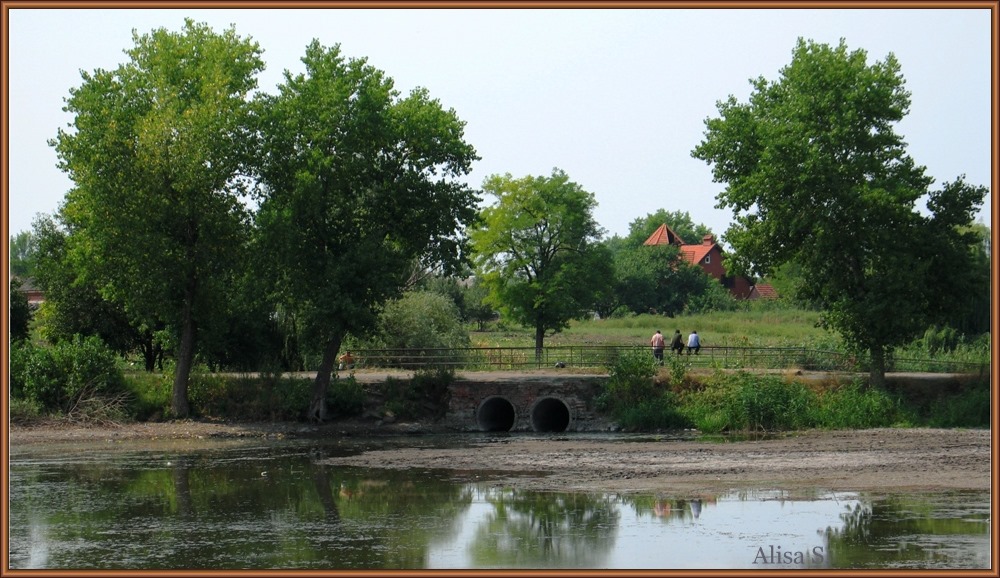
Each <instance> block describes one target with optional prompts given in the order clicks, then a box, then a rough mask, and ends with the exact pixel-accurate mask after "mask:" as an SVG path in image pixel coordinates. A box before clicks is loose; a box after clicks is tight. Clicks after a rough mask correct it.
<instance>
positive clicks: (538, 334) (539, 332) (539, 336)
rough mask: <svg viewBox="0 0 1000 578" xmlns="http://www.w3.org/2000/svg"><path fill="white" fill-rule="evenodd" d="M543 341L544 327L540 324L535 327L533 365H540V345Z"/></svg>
mask: <svg viewBox="0 0 1000 578" xmlns="http://www.w3.org/2000/svg"><path fill="white" fill-rule="evenodd" d="M544 341H545V326H544V325H542V324H541V323H538V324H536V325H535V363H537V364H539V365H541V363H542V344H543V342H544Z"/></svg>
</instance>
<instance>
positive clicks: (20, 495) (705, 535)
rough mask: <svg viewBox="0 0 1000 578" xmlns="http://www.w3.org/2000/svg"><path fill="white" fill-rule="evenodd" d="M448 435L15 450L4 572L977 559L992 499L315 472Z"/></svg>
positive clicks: (808, 564) (848, 564) (946, 562)
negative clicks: (511, 483)
mask: <svg viewBox="0 0 1000 578" xmlns="http://www.w3.org/2000/svg"><path fill="white" fill-rule="evenodd" d="M461 443H463V442H462V441H461V440H460V439H456V438H455V437H447V436H444V437H436V436H424V437H420V438H404V437H400V438H396V439H349V440H327V441H318V440H309V441H306V440H259V441H255V442H246V441H242V442H237V441H212V442H202V443H196V444H191V443H180V442H178V441H164V442H159V443H154V442H141V443H140V442H136V443H131V442H119V443H113V444H112V443H108V444H89V445H84V446H79V447H77V446H59V447H58V451H56V447H55V446H45V447H39V448H31V447H28V448H19V449H17V450H16V451H13V453H12V456H11V461H10V502H9V513H10V527H9V529H8V532H7V536H8V538H7V539H8V546H9V552H10V558H9V567H10V568H11V569H35V568H37V569H160V570H166V569H169V570H184V569H311V570H336V569H442V568H463V569H465V568H509V569H519V568H538V569H555V568H614V569H687V568H704V569H761V570H768V569H771V570H773V569H778V568H932V569H954V568H990V536H989V531H990V527H989V516H990V496H989V493H988V492H949V493H931V494H915V495H914V494H906V495H900V494H887V495H878V494H870V493H859V492H836V493H829V492H822V491H818V490H817V491H815V492H812V493H807V495H805V496H804V495H803V494H802V493H801V492H797V493H796V495H795V496H794V497H793V496H791V495H790V494H788V493H786V492H782V491H774V490H759V491H741V492H725V493H718V494H710V493H704V494H698V495H689V496H684V497H682V498H678V497H677V496H671V497H666V496H657V495H648V494H647V495H643V494H624V495H622V494H608V493H598V494H585V493H555V492H530V491H518V490H514V489H512V488H509V487H504V486H502V485H500V484H499V483H497V482H494V481H491V478H490V475H489V474H488V473H487V472H454V471H450V472H449V471H429V470H426V471H425V470H419V471H414V470H407V471H399V470H382V469H377V470H372V469H364V468H352V467H336V466H330V465H320V464H319V463H317V461H318V460H320V459H322V458H323V457H329V456H335V455H347V454H351V453H355V452H358V451H362V450H364V449H366V448H372V447H379V446H382V445H386V444H390V445H392V444H396V445H407V446H410V445H424V446H426V445H439V444H440V445H454V444H461Z"/></svg>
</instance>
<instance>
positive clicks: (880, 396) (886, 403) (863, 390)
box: [813, 381, 912, 429]
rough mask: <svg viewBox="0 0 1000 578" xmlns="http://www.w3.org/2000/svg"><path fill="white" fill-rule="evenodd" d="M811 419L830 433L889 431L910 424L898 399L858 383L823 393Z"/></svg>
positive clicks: (907, 415)
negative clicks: (831, 430)
mask: <svg viewBox="0 0 1000 578" xmlns="http://www.w3.org/2000/svg"><path fill="white" fill-rule="evenodd" d="M813 415H814V420H815V422H816V424H817V426H819V427H824V428H832V429H864V428H873V427H890V426H893V425H897V424H899V423H901V422H907V421H912V418H911V416H909V414H908V413H907V412H906V411H905V410H904V408H903V404H902V401H901V399H900V398H899V397H897V396H894V395H892V394H890V393H888V392H886V391H885V390H882V389H877V388H869V387H866V386H865V385H864V384H863V382H861V381H854V382H852V383H850V384H848V385H846V386H844V387H841V388H839V389H836V390H832V391H828V392H827V393H825V394H824V395H823V396H821V398H820V399H819V403H818V405H817V407H816V409H815V410H814V412H813Z"/></svg>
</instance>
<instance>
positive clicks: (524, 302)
mask: <svg viewBox="0 0 1000 578" xmlns="http://www.w3.org/2000/svg"><path fill="white" fill-rule="evenodd" d="M483 189H484V190H485V191H486V192H487V193H489V194H490V195H493V196H494V197H496V199H497V202H496V203H495V204H494V205H492V206H489V207H486V208H485V209H483V211H482V216H481V220H480V223H478V224H477V226H476V227H475V228H474V229H473V230H472V231H471V232H470V238H471V240H472V243H473V247H474V249H475V251H476V255H475V262H476V266H477V269H478V273H479V277H480V279H482V282H483V284H484V285H485V286H486V287H487V288H488V290H489V298H488V300H489V301H490V302H491V303H493V304H494V305H496V306H498V307H500V309H501V311H502V312H503V313H505V314H506V315H508V316H510V317H511V318H512V319H514V320H516V321H518V322H519V323H522V324H524V325H526V326H528V327H532V328H534V330H535V351H536V355H537V356H539V357H540V356H541V352H542V345H543V342H544V339H545V334H546V332H547V331H552V332H558V331H561V330H562V329H564V328H565V327H567V326H568V324H569V321H570V320H572V319H577V318H581V317H583V316H584V315H585V314H586V313H587V312H588V311H591V310H593V308H594V306H595V304H596V303H597V300H598V297H599V296H600V295H601V294H602V293H603V292H606V291H607V290H608V289H609V287H610V283H611V279H612V268H611V260H610V254H609V252H608V250H607V248H606V247H605V246H604V245H602V244H601V243H600V238H601V235H602V234H603V231H602V229H601V227H600V226H599V225H598V224H597V222H596V221H595V220H594V218H593V215H592V212H593V209H594V207H596V206H597V201H596V200H595V199H594V195H593V193H589V192H587V191H585V190H584V189H583V188H582V187H581V186H580V185H578V184H576V183H574V182H572V181H570V180H569V177H568V176H567V175H566V173H564V172H563V171H561V170H559V169H553V171H552V176H550V177H534V176H527V177H523V178H520V179H515V178H513V177H512V176H511V175H510V174H507V175H504V176H500V175H493V176H490V177H488V178H487V179H486V181H485V182H484V183H483Z"/></svg>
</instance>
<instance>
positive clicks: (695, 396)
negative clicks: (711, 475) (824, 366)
mask: <svg viewBox="0 0 1000 578" xmlns="http://www.w3.org/2000/svg"><path fill="white" fill-rule="evenodd" d="M815 400H816V396H815V394H813V392H812V391H810V390H809V389H808V388H807V387H806V386H805V385H803V384H801V383H798V382H791V383H786V382H785V381H784V380H782V379H781V378H780V377H776V376H767V375H753V374H750V373H746V372H739V373H731V374H730V373H722V372H718V373H716V374H714V375H713V376H712V377H711V378H710V379H708V380H706V382H705V383H704V384H703V387H702V388H701V389H699V390H694V391H691V392H688V393H686V394H685V396H684V399H683V402H684V403H683V405H682V406H681V411H682V413H683V415H684V416H685V417H687V419H688V420H690V422H691V423H693V424H694V426H695V427H696V428H698V429H699V430H701V431H703V432H705V433H719V432H723V431H780V430H788V429H797V428H804V427H811V426H812V424H813V419H812V411H811V408H812V406H813V404H814V403H815Z"/></svg>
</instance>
